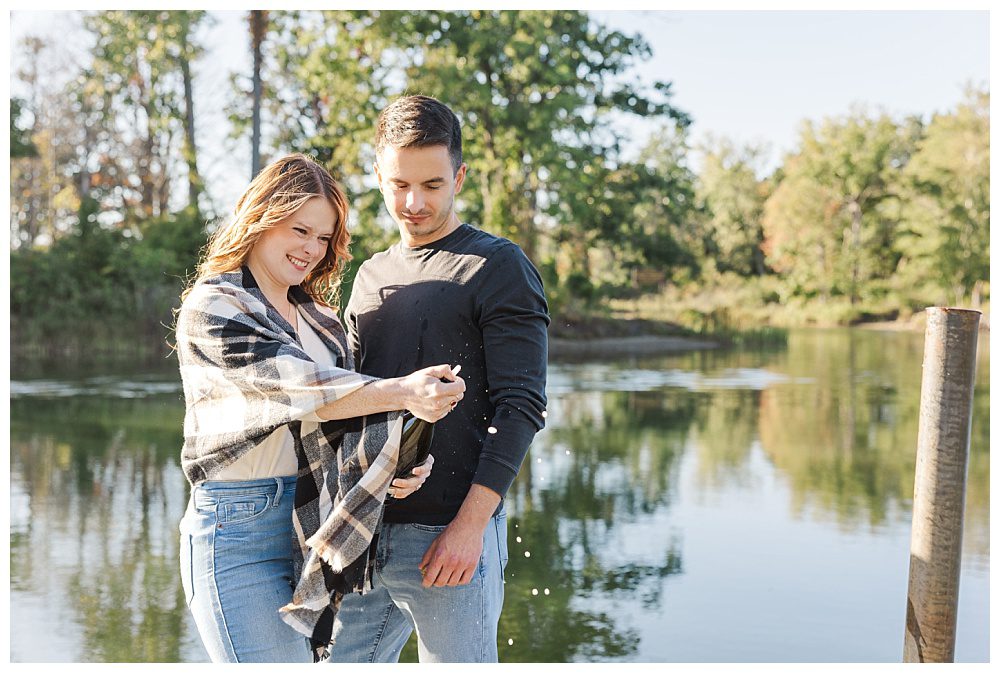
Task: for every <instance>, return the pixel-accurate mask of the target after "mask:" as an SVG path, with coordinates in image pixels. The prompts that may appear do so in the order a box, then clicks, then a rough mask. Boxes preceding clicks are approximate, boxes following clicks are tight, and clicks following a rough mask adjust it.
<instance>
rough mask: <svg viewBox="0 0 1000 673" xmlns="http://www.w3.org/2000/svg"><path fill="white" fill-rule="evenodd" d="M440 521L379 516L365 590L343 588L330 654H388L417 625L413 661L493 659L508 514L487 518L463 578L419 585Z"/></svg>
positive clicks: (370, 657) (381, 657) (395, 656)
mask: <svg viewBox="0 0 1000 673" xmlns="http://www.w3.org/2000/svg"><path fill="white" fill-rule="evenodd" d="M442 530H444V526H424V525H421V524H414V523H407V524H401V523H396V524H393V523H387V524H383V526H382V532H381V534H380V535H379V541H378V550H377V555H376V560H375V575H374V577H373V581H372V584H373V587H372V590H371V591H369V592H368V593H366V594H363V595H362V594H350V595H347V596H345V597H344V601H343V603H342V604H341V606H340V611H339V612H338V613H337V618H336V620H335V621H334V625H333V648H332V649H331V654H330V659H329V660H330V661H331V662H342V663H348V662H354V663H357V662H395V661H398V660H399V654H400V652H401V651H402V650H403V646H404V645H405V644H406V641H407V639H408V638H409V637H410V634H411V633H412V632H413V630H414V629H416V632H417V649H418V653H419V656H420V661H421V662H423V663H426V662H496V661H497V622H499V620H500V610H501V608H502V607H503V572H504V568H505V567H506V566H507V515H506V513H505V512H504V511H502V510H501V512H500V513H499V514H497V515H496V516H494V517H493V518H492V519H490V522H489V523H488V524H487V526H486V531H485V533H484V535H483V553H482V556H481V557H480V558H479V568H478V569H477V572H476V573H474V575H473V578H472V581H471V582H470V583H469V584H466V585H462V586H457V587H430V588H427V589H425V588H424V587H423V586H422V585H421V581H422V580H423V577H422V576H421V575H420V570H419V568H418V566H419V564H420V560H421V558H423V555H424V552H425V551H427V548H428V547H429V546H430V544H431V542H433V541H434V538H436V537H437V536H438V535H439V534H440V533H441V531H442Z"/></svg>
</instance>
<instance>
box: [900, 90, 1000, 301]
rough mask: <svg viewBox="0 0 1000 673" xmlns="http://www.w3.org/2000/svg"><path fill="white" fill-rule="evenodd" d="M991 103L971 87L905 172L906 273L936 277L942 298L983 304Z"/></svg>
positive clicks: (931, 130) (939, 118)
mask: <svg viewBox="0 0 1000 673" xmlns="http://www.w3.org/2000/svg"><path fill="white" fill-rule="evenodd" d="M989 106H990V95H989V93H988V92H986V91H976V90H970V91H968V92H967V94H966V99H965V101H964V102H963V103H962V104H961V105H959V106H958V108H957V109H956V110H955V111H954V112H951V113H947V114H938V115H935V116H934V118H933V119H932V120H931V122H930V124H929V125H928V126H927V129H926V131H925V133H924V135H923V137H922V138H921V139H920V141H919V143H918V146H917V151H916V153H915V154H914V156H913V159H912V160H911V161H910V163H909V164H908V165H907V166H906V169H905V170H904V171H903V175H902V181H903V184H904V187H903V189H904V190H905V194H906V198H905V199H904V201H903V207H902V219H903V221H904V223H905V226H904V227H902V231H901V232H900V236H899V238H898V239H897V241H896V242H895V249H896V250H897V251H898V252H899V254H900V255H902V257H903V259H904V261H905V264H901V268H900V276H901V278H902V279H905V280H906V281H907V282H909V283H927V282H930V284H932V285H933V286H934V287H936V288H937V289H938V290H939V291H940V294H941V295H943V296H942V297H941V299H942V300H943V301H942V302H941V303H946V302H948V301H954V302H956V303H959V304H960V303H962V302H963V301H965V300H967V299H968V298H969V295H970V293H971V294H973V295H974V297H973V299H972V301H973V303H974V304H978V303H979V300H980V299H981V295H982V290H983V285H984V283H985V282H986V281H988V279H989V265H990V257H989V250H990V193H989V192H990V117H989ZM932 296H933V295H932Z"/></svg>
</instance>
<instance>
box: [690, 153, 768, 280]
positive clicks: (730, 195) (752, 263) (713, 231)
mask: <svg viewBox="0 0 1000 673" xmlns="http://www.w3.org/2000/svg"><path fill="white" fill-rule="evenodd" d="M703 149H704V152H705V153H704V159H703V162H702V166H701V171H700V173H699V175H698V199H699V202H700V203H701V205H702V207H703V208H704V210H705V211H706V220H707V221H706V226H707V229H708V230H709V234H710V240H711V244H712V248H711V257H712V258H713V259H714V261H715V268H717V269H718V270H719V271H734V272H736V273H737V274H739V275H741V276H761V275H763V274H764V273H765V272H766V271H767V269H766V265H765V263H764V251H763V249H762V247H761V245H762V243H763V242H764V229H763V226H762V224H761V220H762V219H763V215H764V203H765V201H766V200H767V197H768V183H767V182H766V181H762V180H760V179H759V178H758V177H757V174H758V171H759V168H758V166H759V163H760V159H761V156H762V150H761V149H760V148H756V147H743V148H738V147H736V146H734V145H733V144H732V143H731V142H729V141H728V140H726V139H720V140H715V141H712V142H710V143H709V145H708V146H707V147H705V148H703Z"/></svg>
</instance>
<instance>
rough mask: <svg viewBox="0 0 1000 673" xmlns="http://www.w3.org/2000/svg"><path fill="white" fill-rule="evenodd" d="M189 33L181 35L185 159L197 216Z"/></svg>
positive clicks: (198, 188) (191, 201)
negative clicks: (188, 51)
mask: <svg viewBox="0 0 1000 673" xmlns="http://www.w3.org/2000/svg"><path fill="white" fill-rule="evenodd" d="M187 47H188V43H187V33H185V34H183V35H182V36H181V50H180V51H181V54H180V68H181V76H182V77H183V80H184V160H185V161H186V162H187V169H188V207H189V208H190V209H191V210H192V211H193V212H194V213H195V215H196V216H197V214H198V212H199V209H198V197H199V195H200V194H201V189H202V184H201V175H200V174H199V173H198V152H197V145H196V144H195V138H194V87H193V85H192V81H191V62H190V61H189V60H188V54H187Z"/></svg>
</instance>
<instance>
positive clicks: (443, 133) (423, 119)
mask: <svg viewBox="0 0 1000 673" xmlns="http://www.w3.org/2000/svg"><path fill="white" fill-rule="evenodd" d="M431 145H444V146H445V147H447V148H448V154H449V156H450V157H451V165H452V168H454V170H455V171H456V172H458V169H459V167H460V166H461V165H462V126H461V124H460V123H459V121H458V117H456V116H455V113H454V112H452V111H451V108H449V107H448V106H447V105H445V104H444V103H442V102H441V101H439V100H437V99H436V98H431V97H430V96H404V97H402V98H398V99H396V100H395V101H393V102H392V103H390V104H389V106H388V107H386V108H385V109H384V110H382V114H380V115H379V116H378V124H377V125H376V127H375V156H376V157H378V155H379V154H380V153H381V152H382V148H384V147H387V146H392V147H398V148H402V147H428V146H431Z"/></svg>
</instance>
